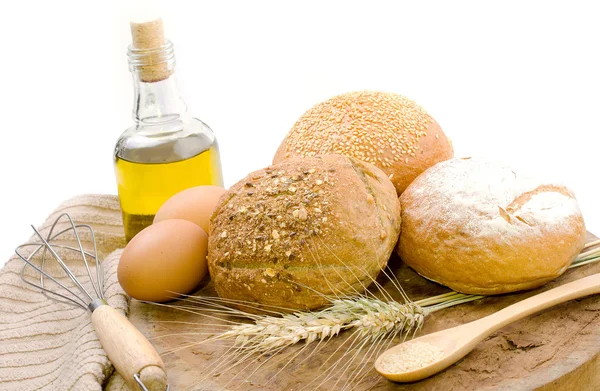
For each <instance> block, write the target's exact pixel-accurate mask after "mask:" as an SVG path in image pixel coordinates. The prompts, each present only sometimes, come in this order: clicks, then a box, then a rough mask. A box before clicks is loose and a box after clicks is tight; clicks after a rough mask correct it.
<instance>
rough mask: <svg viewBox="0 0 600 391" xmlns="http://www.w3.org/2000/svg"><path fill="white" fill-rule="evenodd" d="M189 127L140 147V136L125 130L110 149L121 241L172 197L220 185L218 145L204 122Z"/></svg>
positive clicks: (148, 221)
mask: <svg viewBox="0 0 600 391" xmlns="http://www.w3.org/2000/svg"><path fill="white" fill-rule="evenodd" d="M188 126H189V127H192V128H194V129H191V131H190V129H182V130H183V131H182V132H180V133H183V134H187V135H185V136H183V135H182V134H179V133H172V134H169V135H167V136H162V137H161V136H156V135H154V137H152V141H153V142H152V143H151V146H146V147H141V146H140V145H139V144H147V140H144V141H145V142H140V141H141V140H140V138H141V137H143V138H145V137H146V136H140V135H139V134H136V133H135V132H132V130H127V131H126V132H125V133H124V134H123V136H122V137H121V139H120V140H119V142H117V147H116V149H115V156H114V167H115V175H116V178H117V186H118V192H119V200H120V202H121V210H122V213H123V226H124V229H125V238H126V240H127V241H129V240H131V239H132V238H133V237H134V236H135V235H136V234H137V233H138V232H139V231H141V230H142V229H144V228H145V227H147V226H149V225H150V224H152V220H153V219H154V215H155V214H156V212H157V211H158V209H159V208H160V207H161V205H162V204H163V203H164V202H165V201H166V200H168V199H169V198H170V197H171V196H173V195H174V194H176V193H178V192H180V191H182V190H185V189H187V188H190V187H194V186H201V185H217V186H223V177H222V173H221V162H220V157H219V147H218V144H217V141H216V139H215V137H214V134H213V133H212V131H211V130H210V128H208V127H207V126H206V125H205V124H204V123H202V122H201V121H199V120H196V119H193V120H192V121H190V123H189V124H188Z"/></svg>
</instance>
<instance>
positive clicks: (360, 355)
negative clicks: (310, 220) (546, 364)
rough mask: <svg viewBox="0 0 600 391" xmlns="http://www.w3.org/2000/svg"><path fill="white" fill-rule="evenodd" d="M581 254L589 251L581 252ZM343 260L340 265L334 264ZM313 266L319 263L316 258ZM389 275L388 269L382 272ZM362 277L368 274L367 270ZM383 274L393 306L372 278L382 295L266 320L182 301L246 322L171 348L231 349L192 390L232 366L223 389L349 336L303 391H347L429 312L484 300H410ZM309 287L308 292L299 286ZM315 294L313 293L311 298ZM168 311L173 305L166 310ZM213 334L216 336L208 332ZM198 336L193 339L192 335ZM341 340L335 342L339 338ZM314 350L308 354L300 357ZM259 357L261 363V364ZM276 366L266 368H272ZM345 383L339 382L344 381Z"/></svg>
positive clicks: (596, 255)
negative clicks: (324, 390) (215, 345)
mask: <svg viewBox="0 0 600 391" xmlns="http://www.w3.org/2000/svg"><path fill="white" fill-rule="evenodd" d="M599 244H600V240H599V241H595V242H592V243H588V244H587V245H586V246H585V247H584V250H583V251H582V252H581V253H580V255H579V256H578V257H577V259H576V260H575V261H574V262H573V264H572V265H571V266H570V267H569V268H575V267H579V266H583V265H586V264H589V263H593V262H597V261H599V260H600V248H597V249H593V250H589V249H590V248H592V247H594V246H597V245H599ZM586 250H587V251H586ZM340 261H341V260H340ZM315 262H317V264H318V260H316V259H315ZM388 270H389V269H388ZM365 273H366V272H365ZM382 273H383V274H384V275H385V276H386V277H387V278H388V279H389V280H390V281H391V282H392V284H393V286H394V287H395V288H396V289H397V290H398V292H399V293H400V294H401V296H402V298H403V300H402V302H398V301H395V300H394V299H393V298H392V296H391V295H390V294H389V293H388V292H386V291H385V290H384V289H383V287H382V286H381V285H380V284H379V283H378V282H377V281H375V280H372V283H373V286H374V287H375V288H376V289H377V290H378V291H379V294H380V296H382V297H383V298H381V297H377V296H376V295H375V294H374V293H373V292H371V291H369V290H366V287H365V293H364V294H363V293H360V292H356V293H355V294H353V295H350V296H348V295H341V294H339V295H336V294H335V292H334V295H333V296H331V297H327V299H328V301H329V302H330V305H329V306H328V307H326V308H325V309H322V310H319V311H299V312H295V313H292V314H289V313H286V312H285V311H287V310H286V309H284V308H278V307H273V306H267V307H264V306H263V307H261V310H263V311H265V312H267V313H268V314H266V315H256V314H251V313H248V312H245V311H241V310H236V309H233V308H231V306H232V305H233V306H240V305H243V306H252V305H253V304H252V303H247V302H243V301H236V300H228V299H221V298H214V297H188V298H187V299H186V301H188V302H193V303H194V304H199V306H196V305H195V306H184V305H180V306H174V308H177V309H180V310H184V311H188V312H193V313H196V314H200V315H202V316H207V317H210V318H215V319H219V320H223V318H222V315H227V316H235V317H243V318H246V319H248V320H250V321H251V322H250V323H245V322H239V321H232V320H226V322H227V324H225V325H223V324H220V325H212V326H213V327H214V326H218V327H223V328H224V330H223V331H222V332H220V333H219V332H217V333H216V335H213V334H212V333H210V334H211V335H210V337H209V338H206V339H204V340H202V341H199V342H194V343H191V344H190V345H187V346H182V347H179V348H177V349H184V348H187V347H190V346H196V345H199V344H202V343H211V342H217V341H221V342H222V341H229V342H230V343H231V346H230V349H228V351H227V353H226V354H225V355H223V357H221V358H220V359H219V360H217V361H216V362H215V363H214V364H213V366H212V367H211V368H209V369H208V370H207V371H206V372H204V376H203V377H202V378H201V379H200V380H199V381H198V383H197V384H200V383H202V382H203V381H205V380H206V379H208V378H210V377H212V376H216V375H218V374H219V373H221V372H225V371H230V370H231V369H233V368H235V367H237V368H239V369H240V372H239V373H238V374H236V375H235V376H233V377H232V378H230V379H229V381H228V382H227V384H225V385H224V387H226V388H227V387H228V386H229V385H230V384H231V383H233V382H234V380H236V378H237V377H238V376H240V373H243V372H244V371H246V370H248V369H252V372H251V373H250V374H249V375H248V376H247V377H246V380H244V381H241V383H240V384H239V385H238V386H241V385H243V384H245V381H247V379H248V378H250V377H251V376H252V375H253V374H255V373H256V372H257V371H258V370H261V369H263V370H266V368H267V367H268V363H271V360H274V359H275V357H279V363H281V362H285V365H283V366H281V367H280V368H279V369H278V370H277V372H276V373H275V374H274V375H273V376H272V379H273V378H275V377H276V376H277V375H278V374H279V373H281V372H282V371H283V370H284V369H285V368H287V367H288V365H290V364H289V363H290V362H292V361H293V360H295V359H297V358H299V357H300V356H301V354H302V353H305V352H308V355H307V356H306V357H304V359H303V361H302V362H304V361H305V360H307V359H308V358H309V357H310V356H311V355H312V354H313V353H315V352H316V351H318V350H319V349H320V348H321V347H322V344H323V343H327V342H328V341H330V340H331V339H333V337H336V336H339V335H340V334H342V332H344V331H347V333H345V335H347V337H346V338H345V340H344V338H342V340H343V341H342V342H341V343H340V346H339V347H338V348H337V349H336V351H335V352H334V353H333V354H332V355H331V356H330V357H329V358H328V359H327V360H326V361H325V363H323V366H325V365H326V364H327V363H328V362H329V361H330V359H331V358H332V357H333V356H334V355H335V354H336V353H337V352H338V351H340V350H341V349H345V350H344V354H343V355H342V357H340V358H339V359H337V360H335V361H331V362H330V363H329V366H328V367H326V368H325V370H323V371H321V372H320V373H319V374H318V375H317V376H316V377H315V378H314V379H313V380H312V381H311V382H310V383H309V384H307V385H306V386H305V387H304V389H307V390H309V389H311V390H312V389H320V388H321V387H322V386H324V385H325V384H328V383H330V382H332V381H334V380H335V379H337V381H335V383H334V384H333V385H330V387H329V388H330V389H336V390H338V389H339V390H345V389H351V388H352V387H353V385H354V384H357V382H360V381H361V380H362V379H364V378H365V377H366V376H367V375H369V374H370V373H371V372H372V371H371V367H370V366H369V365H366V364H367V363H368V362H370V361H372V360H373V359H374V358H375V357H377V356H378V354H379V353H380V352H382V351H383V350H384V349H385V348H387V347H389V346H390V344H391V343H392V342H393V341H394V339H395V337H397V336H403V339H406V338H407V337H408V336H409V335H410V334H413V335H414V334H416V333H417V332H418V330H420V329H421V327H422V326H423V323H424V321H425V319H426V317H427V316H428V315H429V314H431V313H432V312H434V311H438V310H441V309H444V308H448V307H453V306H456V305H459V304H463V303H466V302H470V301H474V300H478V299H481V298H483V297H484V296H479V295H468V294H462V293H458V292H449V293H446V294H443V295H438V296H434V297H430V298H426V299H423V300H419V301H415V302H412V301H411V300H410V299H409V298H408V297H407V296H406V294H405V293H404V291H403V290H402V287H401V285H400V283H399V281H398V280H397V279H396V277H395V275H394V274H393V273H391V270H389V273H388V272H386V270H385V269H384V270H382ZM304 288H308V289H310V288H309V287H305V286H304ZM317 293H318V292H317ZM170 307H173V306H170ZM213 332H214V330H213ZM192 334H194V335H196V334H197V333H192ZM338 338H340V337H338ZM302 341H303V342H304V343H305V344H304V347H303V348H301V349H299V350H298V351H293V350H292V351H290V352H289V353H284V352H285V351H286V350H287V348H289V347H292V346H294V345H296V344H298V343H299V342H302ZM309 345H310V346H313V348H312V351H310V350H309V351H306V350H305V349H308V347H309ZM257 356H261V357H267V358H266V359H265V360H264V361H262V362H261V361H260V360H259V359H258V358H257ZM273 366H275V365H271V367H273ZM344 378H345V379H346V380H345V381H344V382H343V383H341V384H340V382H341V381H342V379H344Z"/></svg>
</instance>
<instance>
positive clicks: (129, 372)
mask: <svg viewBox="0 0 600 391" xmlns="http://www.w3.org/2000/svg"><path fill="white" fill-rule="evenodd" d="M92 325H93V326H94V329H95V330H96V334H97V335H98V338H99V339H100V344H101V345H102V348H103V349H104V351H105V352H106V355H107V356H108V359H109V360H110V361H111V362H112V363H113V365H114V366H115V369H116V370H117V372H118V373H119V374H120V375H121V376H122V377H123V379H125V381H127V382H128V383H129V385H130V387H131V389H132V390H140V388H139V387H138V386H137V383H136V382H135V380H134V378H133V376H134V375H135V374H139V376H140V378H141V380H142V383H144V385H145V386H146V388H147V389H148V390H149V391H165V390H166V389H167V375H166V372H165V366H164V364H163V362H162V359H161V358H160V356H159V355H158V353H157V352H156V350H155V349H154V347H153V346H152V344H150V342H148V340H147V339H146V337H144V335H143V334H142V333H140V331H139V330H138V329H137V328H136V327H135V326H134V325H133V324H131V322H130V321H129V320H128V319H127V318H126V317H125V316H124V315H123V314H121V313H120V312H118V311H117V310H115V309H114V308H112V307H111V306H109V305H102V306H100V307H98V308H96V309H95V310H94V312H92Z"/></svg>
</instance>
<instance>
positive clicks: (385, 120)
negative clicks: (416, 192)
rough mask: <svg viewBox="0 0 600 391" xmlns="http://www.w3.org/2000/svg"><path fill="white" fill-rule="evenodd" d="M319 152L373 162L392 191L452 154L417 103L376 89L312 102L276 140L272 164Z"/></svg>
mask: <svg viewBox="0 0 600 391" xmlns="http://www.w3.org/2000/svg"><path fill="white" fill-rule="evenodd" d="M325 153H337V154H341V155H346V156H350V157H353V158H356V159H360V160H363V161H365V162H369V163H372V164H374V165H375V166H377V167H379V168H380V169H381V170H382V171H383V172H385V173H386V174H387V175H388V176H389V177H390V179H391V181H392V183H393V184H394V186H395V187H396V191H397V192H398V194H401V193H402V192H403V191H404V189H406V186H408V185H409V184H410V183H411V182H412V181H413V180H414V179H415V178H416V177H417V176H418V175H419V174H420V173H422V172H423V171H425V170H426V169H427V168H429V167H431V166H433V165H434V164H435V163H438V162H441V161H444V160H448V159H450V158H452V156H454V150H453V149H452V143H451V142H450V140H449V139H448V138H447V137H446V135H445V134H444V132H443V131H442V129H441V128H440V125H439V124H438V123H437V122H436V121H435V120H434V119H433V118H432V117H431V116H430V115H429V114H427V112H426V111H425V110H423V108H422V107H421V106H419V105H417V104H416V103H415V102H413V101H412V100H410V99H408V98H406V97H404V96H402V95H398V94H394V93H389V92H380V91H356V92H350V93H346V94H342V95H338V96H335V97H333V98H331V99H328V100H326V101H324V102H321V103H318V104H316V105H315V106H313V107H312V108H311V109H309V110H308V111H307V112H306V113H304V114H303V115H302V116H301V117H300V119H298V121H297V122H296V123H295V124H294V126H293V127H292V129H291V130H290V132H289V133H288V134H287V136H286V137H285V139H284V140H283V141H282V143H281V145H280V146H279V149H278V150H277V153H276V154H275V157H274V158H273V163H279V162H281V161H282V160H284V159H287V158H290V157H294V156H315V155H320V154H325Z"/></svg>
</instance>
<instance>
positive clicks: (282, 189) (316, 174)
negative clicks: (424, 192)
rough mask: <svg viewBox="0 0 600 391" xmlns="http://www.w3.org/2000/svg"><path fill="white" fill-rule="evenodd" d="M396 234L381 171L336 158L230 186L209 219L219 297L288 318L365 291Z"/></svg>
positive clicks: (393, 200)
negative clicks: (282, 311) (288, 313)
mask: <svg viewBox="0 0 600 391" xmlns="http://www.w3.org/2000/svg"><path fill="white" fill-rule="evenodd" d="M399 233H400V202H399V200H398V198H397V196H396V192H395V189H394V187H393V185H392V183H391V182H390V181H389V179H388V178H387V176H386V175H385V174H384V173H383V172H381V170H379V169H378V168H376V167H375V166H373V165H370V164H368V163H364V162H361V161H358V160H355V159H352V158H348V157H345V156H340V155H323V156H319V157H313V158H297V159H288V160H286V161H284V162H282V163H280V164H277V165H272V166H270V167H267V168H265V169H262V170H258V171H255V172H253V173H251V174H250V175H248V176H247V177H246V178H244V179H242V180H241V181H239V182H238V183H236V184H235V185H233V186H232V187H231V188H230V189H229V190H228V191H227V192H226V193H225V194H224V195H223V196H222V197H221V198H220V200H219V203H218V204H217V207H216V210H215V212H214V214H213V216H212V218H211V223H210V235H209V244H208V265H209V272H210V275H211V278H212V280H213V282H214V284H215V288H216V290H217V293H218V294H219V296H220V297H223V298H228V299H234V300H243V301H249V302H253V303H257V304H259V305H264V306H277V307H283V308H287V309H290V310H297V309H301V310H310V309H315V308H318V307H321V306H323V305H325V304H327V302H328V301H327V299H326V298H325V297H324V296H323V295H325V296H330V295H333V294H351V293H355V292H362V291H364V288H365V287H366V286H368V285H370V283H371V281H372V279H374V278H376V276H377V275H378V273H379V272H380V270H381V268H383V267H384V266H385V265H386V263H387V261H388V259H389V257H390V254H391V252H392V251H393V249H394V247H395V244H396V241H397V238H398V235H399Z"/></svg>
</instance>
